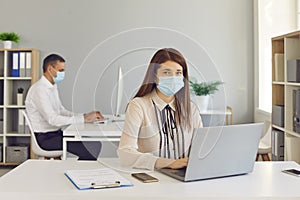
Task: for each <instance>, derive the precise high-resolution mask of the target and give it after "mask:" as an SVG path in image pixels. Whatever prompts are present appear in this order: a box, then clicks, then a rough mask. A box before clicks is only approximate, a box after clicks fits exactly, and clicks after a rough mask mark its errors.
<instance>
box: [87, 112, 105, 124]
mask: <svg viewBox="0 0 300 200" xmlns="http://www.w3.org/2000/svg"><path fill="white" fill-rule="evenodd" d="M103 119H104V117H103V116H102V114H101V113H100V112H99V111H94V112H90V113H86V114H84V122H85V123H91V122H94V121H97V120H103Z"/></svg>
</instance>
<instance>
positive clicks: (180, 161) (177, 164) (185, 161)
mask: <svg viewBox="0 0 300 200" xmlns="http://www.w3.org/2000/svg"><path fill="white" fill-rule="evenodd" d="M188 160H189V158H188V157H186V158H180V159H178V160H175V161H174V162H172V163H171V164H170V165H168V166H167V167H168V168H171V169H180V168H183V167H186V166H187V164H188Z"/></svg>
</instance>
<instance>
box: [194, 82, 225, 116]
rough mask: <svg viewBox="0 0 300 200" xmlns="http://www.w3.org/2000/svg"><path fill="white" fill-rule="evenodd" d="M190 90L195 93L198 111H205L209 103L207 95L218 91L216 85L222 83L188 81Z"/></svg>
mask: <svg viewBox="0 0 300 200" xmlns="http://www.w3.org/2000/svg"><path fill="white" fill-rule="evenodd" d="M189 82H190V86H191V90H192V92H193V93H194V94H195V95H196V99H197V104H198V107H199V110H200V111H207V108H208V105H209V97H210V96H209V95H211V94H214V93H215V92H216V91H218V90H219V89H218V86H220V85H222V84H224V82H222V81H212V82H202V83H198V82H197V81H194V82H193V81H189Z"/></svg>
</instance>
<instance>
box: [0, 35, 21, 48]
mask: <svg viewBox="0 0 300 200" xmlns="http://www.w3.org/2000/svg"><path fill="white" fill-rule="evenodd" d="M0 40H2V42H3V44H4V48H5V49H11V48H12V42H15V43H16V44H18V43H19V41H20V36H19V35H18V34H17V33H14V32H4V33H0Z"/></svg>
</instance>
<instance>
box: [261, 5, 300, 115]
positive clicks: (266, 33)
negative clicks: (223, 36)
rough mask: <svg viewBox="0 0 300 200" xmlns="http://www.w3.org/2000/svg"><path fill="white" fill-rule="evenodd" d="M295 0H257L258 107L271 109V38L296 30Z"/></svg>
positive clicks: (267, 110) (269, 110)
mask: <svg viewBox="0 0 300 200" xmlns="http://www.w3.org/2000/svg"><path fill="white" fill-rule="evenodd" d="M296 5H297V4H296V0H284V1H282V0H257V15H258V16H257V20H258V76H259V77H258V90H259V91H258V108H259V109H260V110H263V111H266V112H269V113H270V112H271V110H272V82H271V81H272V80H271V78H272V77H271V73H272V58H271V55H272V54H271V52H272V45H271V38H272V37H275V36H278V35H281V34H285V33H287V32H291V31H295V30H296V13H297V6H296Z"/></svg>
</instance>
